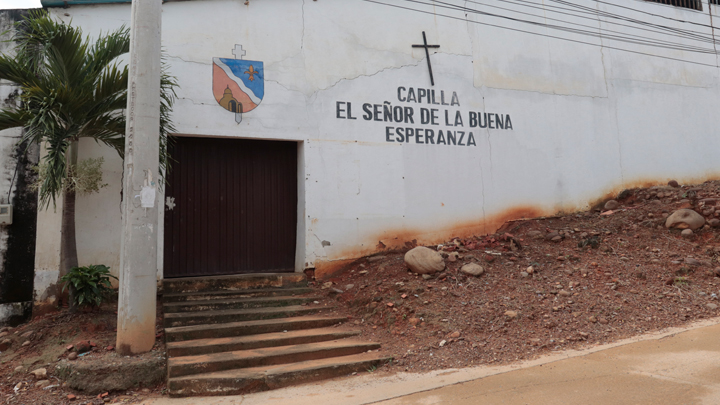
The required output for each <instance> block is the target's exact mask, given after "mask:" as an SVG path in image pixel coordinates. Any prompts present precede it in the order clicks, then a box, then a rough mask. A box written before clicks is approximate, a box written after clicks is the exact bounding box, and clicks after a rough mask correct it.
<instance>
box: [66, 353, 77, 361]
mask: <svg viewBox="0 0 720 405" xmlns="http://www.w3.org/2000/svg"><path fill="white" fill-rule="evenodd" d="M67 358H68V360H76V359H77V358H78V354H77V353H75V352H71V353H70V354H68V357H67Z"/></svg>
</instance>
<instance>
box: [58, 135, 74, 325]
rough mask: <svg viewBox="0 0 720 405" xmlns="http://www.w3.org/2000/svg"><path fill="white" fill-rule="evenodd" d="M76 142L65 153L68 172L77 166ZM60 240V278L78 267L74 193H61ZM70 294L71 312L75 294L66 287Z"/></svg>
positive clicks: (71, 289) (66, 191)
mask: <svg viewBox="0 0 720 405" xmlns="http://www.w3.org/2000/svg"><path fill="white" fill-rule="evenodd" d="M77 150H78V142H77V141H73V142H72V143H71V144H70V147H69V148H68V151H67V164H68V172H69V170H70V168H71V167H76V166H77V159H78V151H77ZM61 227H62V229H61V235H62V236H61V239H60V276H61V277H62V276H64V275H65V274H67V273H68V272H69V271H70V270H71V269H72V268H73V267H77V266H78V255H77V239H76V238H75V191H74V190H70V191H68V190H67V189H65V190H64V191H63V208H62V225H61ZM68 289H69V291H70V294H69V297H68V305H69V307H70V310H71V311H73V312H74V311H75V310H77V308H76V306H75V294H74V289H73V288H72V286H69V287H68Z"/></svg>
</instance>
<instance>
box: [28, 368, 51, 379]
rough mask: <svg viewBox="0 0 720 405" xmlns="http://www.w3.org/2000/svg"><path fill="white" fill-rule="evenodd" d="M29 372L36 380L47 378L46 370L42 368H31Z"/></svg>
mask: <svg viewBox="0 0 720 405" xmlns="http://www.w3.org/2000/svg"><path fill="white" fill-rule="evenodd" d="M30 374H32V375H34V376H35V378H37V379H38V380H44V379H46V378H47V370H46V369H44V368H38V369H36V370H33V371H31V372H30Z"/></svg>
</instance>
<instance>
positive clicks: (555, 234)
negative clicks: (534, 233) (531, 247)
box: [545, 232, 562, 240]
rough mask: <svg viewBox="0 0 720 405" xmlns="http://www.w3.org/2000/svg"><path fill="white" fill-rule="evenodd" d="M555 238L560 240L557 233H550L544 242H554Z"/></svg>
mask: <svg viewBox="0 0 720 405" xmlns="http://www.w3.org/2000/svg"><path fill="white" fill-rule="evenodd" d="M556 237H560V238H562V236H560V234H559V233H558V232H550V233H548V234H547V235H545V240H554V239H555V238H556Z"/></svg>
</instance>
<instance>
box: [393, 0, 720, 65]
mask: <svg viewBox="0 0 720 405" xmlns="http://www.w3.org/2000/svg"><path fill="white" fill-rule="evenodd" d="M405 1H406V2H409V3H415V4H421V5H426V6H433V7H438V6H437V4H448V3H443V2H440V1H436V0H431V1H432V3H433V4H428V3H426V2H423V1H420V0H405ZM439 7H441V8H449V9H452V10H457V11H465V12H473V13H476V14H480V15H485V16H489V17H496V18H501V19H506V20H510V21H514V22H519V23H523V24H529V25H534V26H540V27H545V28H549V29H554V30H558V31H565V32H570V33H574V34H578V35H584V36H591V37H602V38H604V39H610V40H614V41H618V42H627V43H632V44H636V45H645V46H654V47H658V48H666V49H673V50H678V51H687V52H696V53H706V54H717V53H716V52H715V50H712V49H707V48H700V47H694V46H683V45H672V46H671V45H663V44H661V43H659V42H657V41H652V42H650V41H641V40H635V39H632V38H628V37H622V36H617V35H608V34H602V35H601V33H598V32H591V31H587V30H580V29H576V28H568V27H563V26H559V25H553V24H545V23H539V22H534V21H528V20H523V19H520V18H514V17H508V16H505V15H500V14H495V13H487V12H484V11H478V10H474V9H467V8H463V7H460V6H455V5H450V6H447V5H441V6H439Z"/></svg>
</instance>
